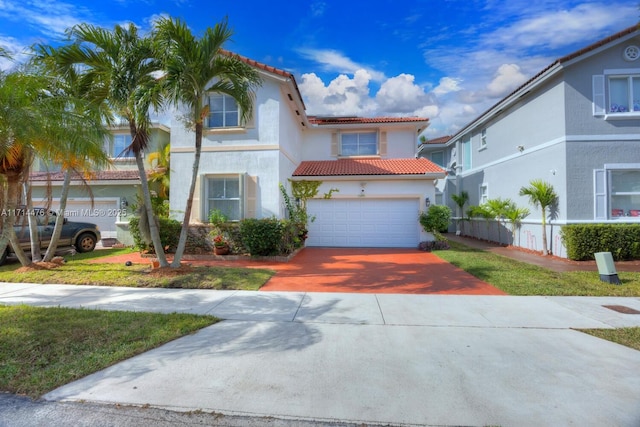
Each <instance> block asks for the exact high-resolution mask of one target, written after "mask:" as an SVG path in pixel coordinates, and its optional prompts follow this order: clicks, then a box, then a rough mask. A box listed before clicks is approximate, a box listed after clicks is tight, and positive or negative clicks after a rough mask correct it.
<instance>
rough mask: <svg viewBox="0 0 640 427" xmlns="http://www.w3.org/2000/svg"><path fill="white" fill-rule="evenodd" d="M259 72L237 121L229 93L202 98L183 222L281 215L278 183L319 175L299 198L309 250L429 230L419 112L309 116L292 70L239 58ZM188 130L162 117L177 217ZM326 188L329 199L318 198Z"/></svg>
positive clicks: (404, 240) (436, 175)
mask: <svg viewBox="0 0 640 427" xmlns="http://www.w3.org/2000/svg"><path fill="white" fill-rule="evenodd" d="M241 59H242V60H244V61H245V62H246V63H247V64H249V65H251V66H253V67H255V68H256V70H258V72H259V73H260V75H261V77H262V79H263V84H262V86H261V87H260V88H259V89H258V90H257V93H256V97H255V104H254V114H253V117H252V118H251V119H250V120H248V121H247V122H246V123H242V122H241V121H240V112H239V111H238V106H237V104H236V103H235V102H234V100H233V99H232V98H229V97H227V96H223V95H220V94H216V93H211V94H210V95H209V96H208V99H207V102H208V105H209V112H210V113H209V116H208V118H207V121H206V130H205V132H204V137H203V143H202V156H201V162H200V168H199V180H198V183H197V187H196V192H195V197H194V205H193V211H192V218H191V221H192V222H206V221H207V218H208V216H209V213H210V212H211V211H212V210H215V209H219V210H221V211H222V212H223V213H224V214H225V215H227V217H228V218H229V219H230V220H241V219H243V218H269V217H277V218H283V217H285V216H286V209H285V206H284V204H283V197H282V194H281V192H280V184H282V185H284V186H285V187H286V188H287V189H288V190H289V192H290V184H289V180H314V181H321V182H322V184H321V186H320V189H319V192H318V195H317V197H316V198H315V199H313V200H310V201H309V204H308V210H309V215H310V216H311V217H314V218H315V221H313V222H312V223H311V224H310V228H309V238H308V240H307V242H306V243H307V245H309V246H369V247H415V246H416V245H417V244H418V243H419V242H420V241H421V240H427V239H428V238H429V236H428V235H427V234H426V233H424V231H422V230H421V227H420V225H419V223H418V216H419V213H420V211H422V210H425V208H426V206H427V203H431V202H432V201H433V200H434V199H435V187H434V181H435V180H436V179H440V178H444V176H445V172H444V170H443V169H442V168H440V167H438V166H437V165H435V164H433V163H432V162H431V161H429V160H427V159H417V158H415V151H416V147H417V137H418V134H419V133H420V132H421V131H422V130H423V129H425V128H426V127H427V126H428V124H429V122H428V119H426V118H415V117H410V118H389V117H387V118H385V117H379V118H368V119H367V118H357V117H313V116H308V115H307V114H306V111H305V105H304V102H303V100H302V96H301V94H300V92H299V90H298V86H297V83H296V80H295V78H294V76H293V75H292V74H291V73H289V72H287V71H283V70H280V69H277V68H274V67H271V66H268V65H265V64H262V63H259V62H256V61H253V60H250V59H248V58H243V57H241ZM193 157H194V133H193V131H192V130H190V129H187V128H186V127H185V125H184V123H183V122H182V121H181V120H179V118H178V115H176V117H175V118H174V120H172V123H171V169H172V175H171V198H170V200H171V211H172V215H173V216H174V217H175V218H177V219H182V217H183V211H184V207H185V204H186V197H187V189H188V188H189V184H190V179H191V171H192V165H193ZM325 194H331V198H325V197H324V195H325Z"/></svg>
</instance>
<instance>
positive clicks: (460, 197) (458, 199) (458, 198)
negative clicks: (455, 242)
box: [451, 191, 469, 235]
mask: <svg viewBox="0 0 640 427" xmlns="http://www.w3.org/2000/svg"><path fill="white" fill-rule="evenodd" d="M451 200H453V201H454V203H455V204H456V205H457V206H458V212H459V213H460V217H461V218H460V219H458V221H457V222H458V231H460V234H462V235H464V220H465V218H464V205H465V204H466V203H467V202H468V201H469V193H467V192H466V191H461V192H460V194H452V195H451Z"/></svg>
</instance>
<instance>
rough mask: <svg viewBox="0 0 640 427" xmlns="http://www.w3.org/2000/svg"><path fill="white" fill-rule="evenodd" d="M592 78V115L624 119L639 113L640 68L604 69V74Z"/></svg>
mask: <svg viewBox="0 0 640 427" xmlns="http://www.w3.org/2000/svg"><path fill="white" fill-rule="evenodd" d="M623 73H624V74H623ZM592 78H593V115H594V116H604V118H605V119H624V118H626V117H629V118H637V117H638V115H640V69H629V70H605V74H604V75H603V74H600V75H594V76H593V77H592Z"/></svg>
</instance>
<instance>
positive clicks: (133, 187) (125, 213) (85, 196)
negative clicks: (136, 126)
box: [30, 123, 169, 245]
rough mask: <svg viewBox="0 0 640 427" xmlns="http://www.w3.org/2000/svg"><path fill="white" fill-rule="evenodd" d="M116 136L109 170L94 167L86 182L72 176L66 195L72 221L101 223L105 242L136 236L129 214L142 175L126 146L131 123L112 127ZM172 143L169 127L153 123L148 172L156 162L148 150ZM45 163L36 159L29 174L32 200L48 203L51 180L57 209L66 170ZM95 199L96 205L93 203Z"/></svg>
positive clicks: (111, 142)
mask: <svg viewBox="0 0 640 427" xmlns="http://www.w3.org/2000/svg"><path fill="white" fill-rule="evenodd" d="M112 134H113V137H112V138H109V139H108V140H106V141H105V144H104V149H105V152H107V153H109V155H110V157H111V159H112V160H113V167H112V168H111V169H110V170H103V171H95V172H94V173H92V174H91V175H89V176H87V177H85V180H86V184H88V185H89V187H87V185H86V184H85V183H83V182H82V179H81V177H79V176H78V177H75V178H73V179H72V182H71V187H70V191H69V197H68V199H67V208H66V212H65V215H66V216H67V217H69V219H71V220H72V221H86V222H92V223H95V224H97V225H98V227H99V228H100V232H101V234H102V240H103V243H105V242H109V243H111V242H113V241H114V240H113V239H116V240H117V241H118V242H120V243H123V244H125V245H132V244H133V239H132V237H131V234H130V232H129V218H130V216H131V215H132V214H133V213H134V212H133V209H132V208H133V207H134V205H136V204H137V200H138V195H139V194H140V175H139V173H138V168H137V166H136V162H135V157H133V154H128V153H126V152H125V151H126V150H125V149H126V147H128V146H129V145H130V144H131V135H130V133H129V127H128V126H118V127H114V128H113V129H112ZM168 143H169V128H168V127H166V126H164V125H161V124H157V123H156V124H153V125H152V128H151V132H150V141H149V147H148V148H147V150H146V153H145V156H144V157H145V168H146V170H147V172H148V171H149V170H150V169H151V168H152V167H153V166H154V165H151V164H149V162H148V160H147V159H148V153H152V152H155V151H159V150H161V149H162V148H163V147H164V146H165V145H166V144H168ZM46 169H47V168H46V167H45V166H44V165H43V164H41V162H38V161H36V162H35V164H34V168H33V170H34V172H32V174H31V176H30V182H31V185H32V193H33V203H34V205H35V206H43V205H44V204H45V203H46V191H47V185H48V182H50V184H51V194H52V195H53V198H52V205H51V206H52V208H53V209H57V208H58V206H59V203H60V192H61V189H62V183H63V181H64V173H63V172H60V171H59V169H58V171H51V168H49V172H46ZM92 200H93V205H92Z"/></svg>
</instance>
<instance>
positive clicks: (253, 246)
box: [240, 218, 283, 256]
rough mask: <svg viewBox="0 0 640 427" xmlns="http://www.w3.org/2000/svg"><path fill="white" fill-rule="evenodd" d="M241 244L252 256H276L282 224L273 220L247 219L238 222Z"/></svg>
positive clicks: (281, 233) (279, 244)
mask: <svg viewBox="0 0 640 427" xmlns="http://www.w3.org/2000/svg"><path fill="white" fill-rule="evenodd" d="M240 234H241V236H242V244H243V245H244V247H245V248H247V250H248V251H249V253H250V254H251V255H253V256H270V255H278V253H279V250H280V246H281V242H282V235H283V223H282V221H281V220H278V219H275V218H268V219H256V218H249V219H243V220H242V221H240Z"/></svg>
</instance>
